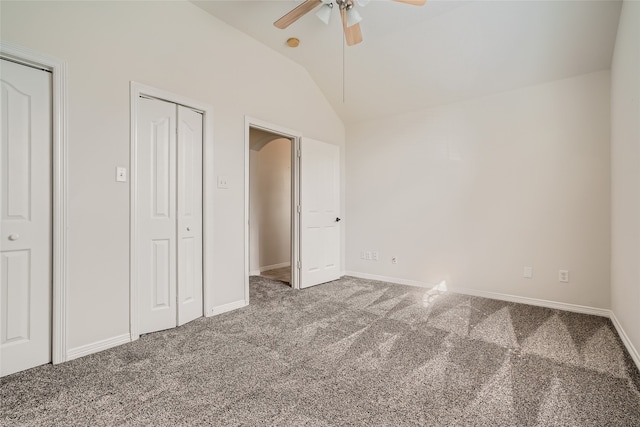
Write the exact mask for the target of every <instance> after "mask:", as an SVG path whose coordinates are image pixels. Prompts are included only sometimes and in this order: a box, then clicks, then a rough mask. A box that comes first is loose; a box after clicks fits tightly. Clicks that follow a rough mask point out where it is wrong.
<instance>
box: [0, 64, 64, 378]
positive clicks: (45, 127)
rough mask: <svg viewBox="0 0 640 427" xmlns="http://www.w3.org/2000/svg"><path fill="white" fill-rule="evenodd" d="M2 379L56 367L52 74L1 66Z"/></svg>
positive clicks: (0, 314)
mask: <svg viewBox="0 0 640 427" xmlns="http://www.w3.org/2000/svg"><path fill="white" fill-rule="evenodd" d="M0 80H1V90H2V96H1V105H0V116H1V123H0V129H2V131H1V132H0V133H1V135H2V137H1V139H2V149H1V150H0V163H1V168H2V172H1V174H0V190H1V191H2V194H1V204H2V206H1V208H0V211H1V214H0V215H1V222H0V236H1V237H0V239H1V241H0V258H1V262H0V282H1V292H0V375H8V374H11V373H14V372H18V371H22V370H24V369H28V368H32V367H34V366H38V365H42V364H44V363H48V362H50V361H51V280H52V272H51V250H52V249H51V248H52V241H51V214H52V212H51V75H50V74H49V73H48V72H46V71H42V70H37V69H34V68H31V67H27V66H23V65H18V64H15V63H13V62H9V61H6V60H2V61H1V64H0Z"/></svg>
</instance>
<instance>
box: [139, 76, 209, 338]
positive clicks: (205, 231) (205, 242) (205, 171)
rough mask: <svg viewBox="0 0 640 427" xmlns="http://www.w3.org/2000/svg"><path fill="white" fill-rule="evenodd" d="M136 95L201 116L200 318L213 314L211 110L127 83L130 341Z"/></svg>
mask: <svg viewBox="0 0 640 427" xmlns="http://www.w3.org/2000/svg"><path fill="white" fill-rule="evenodd" d="M140 96H145V97H149V98H157V99H160V100H164V101H168V102H172V103H174V104H179V105H183V106H185V107H189V108H191V109H194V110H198V111H200V112H202V116H203V124H204V126H203V135H202V139H203V144H202V145H203V147H202V177H203V181H202V194H203V200H202V202H203V203H202V259H203V262H202V285H203V286H202V299H203V305H204V307H203V308H204V315H205V316H212V315H213V314H215V313H214V305H213V304H212V302H211V301H210V300H209V298H208V289H209V288H210V287H211V280H212V276H211V268H210V266H209V265H208V264H209V263H210V261H209V259H210V256H209V254H211V253H212V252H213V251H212V244H213V219H212V213H213V197H205V195H207V194H209V193H210V191H211V190H212V189H213V188H215V175H214V173H213V108H212V107H211V106H210V105H209V104H205V103H202V102H200V101H196V100H193V99H190V98H186V97H183V96H181V95H177V94H174V93H171V92H168V91H166V90H162V89H158V88H155V87H152V86H147V85H144V84H142V83H138V82H134V81H132V82H131V83H130V120H131V129H130V131H131V153H130V156H131V157H130V159H129V169H130V174H129V176H130V182H129V185H130V215H129V219H130V232H129V259H130V268H129V281H130V282H129V283H130V287H129V290H130V295H129V298H130V303H129V309H130V316H129V330H130V333H131V340H132V341H133V340H137V339H138V338H140V332H139V323H140V322H139V318H138V310H137V307H138V303H139V301H138V300H139V298H138V289H139V284H138V283H137V280H138V279H137V277H138V274H137V273H138V270H137V268H138V263H137V262H136V254H137V241H136V235H137V212H138V205H137V168H136V165H137V152H138V141H137V134H136V129H137V126H138V117H137V111H138V100H139V99H140Z"/></svg>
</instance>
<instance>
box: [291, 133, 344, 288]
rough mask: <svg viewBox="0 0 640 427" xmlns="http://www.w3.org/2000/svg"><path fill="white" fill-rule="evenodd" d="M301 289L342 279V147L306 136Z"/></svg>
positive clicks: (302, 176) (302, 179)
mask: <svg viewBox="0 0 640 427" xmlns="http://www.w3.org/2000/svg"><path fill="white" fill-rule="evenodd" d="M300 146H301V165H300V169H301V170H300V173H301V177H300V187H301V188H300V190H301V191H300V207H301V215H300V233H301V235H300V262H301V268H300V273H301V274H300V288H307V287H309V286H314V285H318V284H320V283H326V282H330V281H332V280H336V279H339V278H340V242H341V229H342V228H341V224H340V147H338V146H337V145H331V144H327V143H324V142H320V141H316V140H313V139H309V138H303V139H302V142H301V144H300Z"/></svg>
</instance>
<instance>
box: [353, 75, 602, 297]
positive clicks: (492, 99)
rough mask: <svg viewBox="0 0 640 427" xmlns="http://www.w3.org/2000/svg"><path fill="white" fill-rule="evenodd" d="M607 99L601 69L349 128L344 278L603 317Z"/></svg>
mask: <svg viewBox="0 0 640 427" xmlns="http://www.w3.org/2000/svg"><path fill="white" fill-rule="evenodd" d="M609 89H610V74H609V72H607V71H604V72H598V73H594V74H588V75H584V76H578V77H574V78H570V79H566V80H561V81H556V82H552V83H548V84H543V85H539V86H534V87H528V88H523V89H520V90H516V91H511V92H507V93H502V94H497V95H493V96H488V97H483V98H478V99H473V100H468V101H464V102H460V103H456V104H452V105H446V106H443V107H438V108H434V109H429V110H423V111H419V112H415V113H410V114H403V115H398V116H394V117H389V118H386V119H383V120H377V121H371V122H364V123H359V124H354V125H349V126H348V129H347V140H348V141H349V142H348V145H347V166H346V171H347V194H348V195H349V197H348V200H347V214H348V216H349V222H348V227H347V248H346V249H347V270H348V272H357V273H365V274H370V275H376V276H386V277H393V278H399V279H404V280H407V281H416V282H419V283H424V284H425V285H434V284H437V283H440V282H441V281H443V280H444V281H446V283H447V285H448V286H452V287H457V288H467V289H473V290H479V291H487V292H496V293H503V294H511V295H518V296H523V297H530V298H540V299H546V300H552V301H558V302H564V303H572V304H579V305H585V306H591V307H597V308H608V307H609V297H610V295H609V281H610V263H609V257H610V225H609V224H610V153H609V133H610V120H609V107H610V106H609V95H610V90H609ZM363 250H371V251H379V253H380V260H379V261H365V260H361V259H360V251H363ZM394 255H395V256H398V258H399V263H398V264H397V265H392V264H391V262H390V258H391V256H394ZM525 266H531V267H533V279H524V278H523V267H525ZM559 269H568V270H570V283H568V284H562V283H559V282H558V270H559Z"/></svg>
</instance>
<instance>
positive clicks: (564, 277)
mask: <svg viewBox="0 0 640 427" xmlns="http://www.w3.org/2000/svg"><path fill="white" fill-rule="evenodd" d="M558 280H559V281H561V282H562V283H569V270H560V271H559V272H558Z"/></svg>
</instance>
